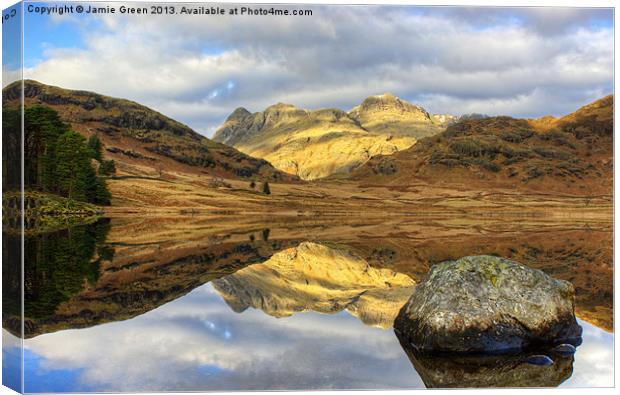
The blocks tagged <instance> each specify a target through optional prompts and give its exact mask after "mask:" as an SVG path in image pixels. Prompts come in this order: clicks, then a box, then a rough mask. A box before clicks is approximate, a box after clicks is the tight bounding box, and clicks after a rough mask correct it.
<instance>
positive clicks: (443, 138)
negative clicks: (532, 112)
mask: <svg viewBox="0 0 620 395" xmlns="http://www.w3.org/2000/svg"><path fill="white" fill-rule="evenodd" d="M353 178H354V179H356V180H358V181H361V182H363V183H368V184H388V185H403V186H404V185H409V184H411V183H413V182H415V181H419V180H423V181H425V182H431V183H442V184H459V185H463V186H466V187H467V188H469V189H476V188H480V189H488V188H493V187H502V188H504V187H505V188H515V189H517V188H518V189H528V190H537V191H540V192H548V191H553V192H564V193H569V194H578V195H588V194H611V192H612V185H613V96H607V97H605V98H603V99H600V100H598V101H595V102H593V103H591V104H589V105H587V106H585V107H582V108H580V109H579V110H577V111H576V112H574V113H571V114H569V115H566V116H564V117H562V118H559V119H555V118H553V117H544V118H541V119H537V120H526V119H515V118H510V117H492V118H483V119H469V120H464V121H460V122H458V123H456V124H453V125H451V126H449V127H448V128H447V129H446V130H445V131H444V132H442V133H440V134H438V135H436V136H432V137H429V138H426V139H422V140H420V141H419V142H418V143H417V144H416V145H415V146H413V147H412V148H410V149H407V150H403V151H401V152H398V153H395V154H394V155H391V156H378V157H375V158H373V159H371V160H370V161H369V162H368V163H367V164H366V165H365V166H363V167H362V168H360V169H359V170H358V171H356V172H355V174H354V175H353Z"/></svg>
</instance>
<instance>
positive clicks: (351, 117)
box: [213, 93, 445, 180]
mask: <svg viewBox="0 0 620 395" xmlns="http://www.w3.org/2000/svg"><path fill="white" fill-rule="evenodd" d="M444 125H445V122H443V123H442V121H440V120H439V119H438V118H433V117H432V116H431V115H430V114H429V113H428V112H427V111H426V110H424V109H423V108H421V107H418V106H415V105H413V104H411V103H408V102H406V101H404V100H401V99H399V98H397V97H396V96H393V95H391V94H387V93H386V94H383V95H379V96H371V97H369V98H367V99H366V100H364V102H363V103H362V104H360V105H359V106H356V107H354V108H353V109H352V110H351V111H349V112H344V111H342V110H339V109H333V108H327V109H320V110H315V111H310V110H304V109H299V108H297V107H295V106H293V105H290V104H283V103H278V104H275V105H272V106H270V107H268V108H266V109H265V111H263V112H256V113H250V112H249V111H248V110H246V109H245V108H237V109H236V110H235V111H233V113H232V114H231V115H230V116H229V117H228V118H227V119H226V121H225V122H224V124H223V125H222V126H221V127H220V128H219V129H218V130H217V131H216V133H215V135H214V137H213V140H215V141H217V142H220V143H224V144H227V145H230V146H232V147H235V148H237V149H239V150H240V151H241V152H244V153H246V154H248V155H251V156H254V157H258V158H263V159H266V160H268V161H269V162H270V163H271V164H272V165H274V167H276V168H277V169H279V170H282V171H284V172H286V173H290V174H295V175H298V176H299V177H300V178H302V179H306V180H313V179H317V178H322V177H326V176H329V175H332V174H347V173H350V172H351V171H352V170H353V169H355V168H357V167H359V166H361V165H362V164H364V163H365V162H366V161H367V160H368V159H370V158H371V157H373V156H375V155H389V154H392V153H394V152H397V151H400V150H402V149H405V148H408V147H410V146H412V145H413V144H415V142H416V141H417V139H419V138H422V137H426V136H431V135H434V134H436V133H439V132H441V131H442V130H443V129H444Z"/></svg>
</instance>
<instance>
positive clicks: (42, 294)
mask: <svg viewBox="0 0 620 395" xmlns="http://www.w3.org/2000/svg"><path fill="white" fill-rule="evenodd" d="M109 225H110V223H109V220H107V219H105V220H100V221H98V222H96V223H95V224H93V225H85V226H76V227H73V228H69V229H64V230H61V231H58V232H54V233H47V234H42V235H39V236H36V237H32V238H26V240H25V248H24V252H25V257H24V258H25V259H24V273H25V280H26V281H25V289H24V309H25V314H24V315H25V316H26V317H27V318H31V319H38V318H44V317H48V316H50V315H52V314H53V313H54V311H55V309H56V307H57V306H58V305H59V304H60V303H62V302H64V301H66V300H68V299H69V298H70V297H71V296H73V295H75V294H76V293H78V292H79V291H81V290H82V289H83V287H84V282H85V281H86V282H88V283H90V284H94V283H95V282H96V281H97V279H98V278H99V265H100V262H101V261H102V260H109V259H110V258H111V257H112V254H113V250H110V249H109V247H106V246H104V245H103V243H104V242H105V237H106V235H107V233H108V231H109V228H110V226H109Z"/></svg>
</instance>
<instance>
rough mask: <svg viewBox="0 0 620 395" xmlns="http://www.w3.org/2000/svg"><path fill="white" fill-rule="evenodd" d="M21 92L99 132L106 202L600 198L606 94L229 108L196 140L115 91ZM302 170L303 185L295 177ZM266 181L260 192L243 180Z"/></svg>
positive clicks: (295, 205) (608, 157)
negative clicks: (499, 107) (514, 105)
mask: <svg viewBox="0 0 620 395" xmlns="http://www.w3.org/2000/svg"><path fill="white" fill-rule="evenodd" d="M23 93H24V100H25V105H26V106H34V105H41V106H47V107H50V108H52V109H54V110H55V111H56V112H57V113H58V114H59V116H60V118H61V119H62V120H63V121H64V122H66V123H68V124H70V126H71V127H72V128H73V129H74V130H75V131H77V132H79V133H81V134H82V135H84V136H85V137H90V136H93V135H96V136H98V137H99V138H100V140H101V142H102V145H103V156H104V159H107V160H109V159H113V160H114V161H115V163H116V174H115V175H114V176H111V177H109V179H108V184H109V185H110V187H111V192H112V200H113V201H112V206H113V208H114V207H137V206H144V207H151V208H152V207H153V206H156V205H159V206H162V207H163V206H166V207H171V208H175V209H180V208H186V207H188V208H191V207H197V206H201V207H209V208H210V209H216V208H217V210H222V209H224V210H229V209H234V208H235V207H236V206H235V205H237V206H238V207H241V206H242V203H244V202H245V203H248V204H247V205H246V206H244V207H245V208H246V209H247V210H257V209H261V210H262V208H264V207H267V206H265V204H266V200H267V199H268V200H269V202H271V203H270V205H269V206H268V207H271V208H273V209H274V210H281V209H285V210H293V212H295V211H299V210H302V211H304V210H306V208H301V207H302V206H304V207H306V206H307V207H308V208H310V209H312V210H316V209H318V208H319V207H321V210H323V209H325V210H336V209H337V210H338V211H340V210H342V208H343V207H349V206H351V207H353V206H355V207H358V208H359V207H364V206H366V207H368V206H369V204H373V205H374V204H375V203H376V205H380V204H383V205H387V204H388V203H389V202H387V200H386V199H388V198H389V199H392V201H391V203H390V204H392V206H391V207H402V208H403V209H404V208H405V206H403V202H401V201H400V200H403V199H404V200H407V201H409V203H411V202H412V200H411V199H412V198H413V199H418V197H419V199H426V200H424V201H430V200H428V198H427V197H424V196H423V195H428V197H430V196H431V195H432V196H435V195H436V193H435V192H434V189H432V188H443V189H444V190H445V189H446V188H448V189H451V190H453V191H455V192H454V194H455V196H456V194H459V195H463V193H464V192H465V191H466V192H467V193H468V194H470V192H472V191H482V192H484V193H487V192H489V191H492V190H503V191H516V192H521V193H525V192H526V191H528V193H537V194H540V193H543V194H549V193H554V194H556V195H557V196H568V197H570V196H584V197H588V196H589V197H591V198H595V197H609V196H611V190H612V183H613V177H612V172H613V149H612V147H613V144H612V143H613V96H612V95H610V96H607V97H604V98H602V99H599V100H597V101H595V102H593V103H590V104H588V105H586V106H584V107H582V108H580V109H578V110H577V111H575V112H574V113H571V114H568V115H566V116H563V117H560V118H554V117H550V116H546V117H542V118H538V119H516V118H511V117H506V116H500V117H488V116H485V115H480V114H469V115H465V116H461V117H455V116H451V115H447V114H444V115H437V114H435V115H432V114H429V113H428V112H427V111H425V110H424V109H423V108H421V107H419V106H416V105H413V104H411V103H408V102H406V101H404V100H402V99H399V98H397V97H396V96H394V95H391V94H383V95H379V96H371V97H369V98H367V99H365V100H364V101H363V102H362V103H361V104H360V105H359V106H356V107H354V108H353V109H351V110H350V111H348V112H345V111H342V110H338V109H322V110H314V111H309V110H303V109H298V108H296V107H294V106H292V105H288V104H276V105H273V106H270V107H268V108H267V109H266V110H265V111H263V112H257V113H250V112H249V111H247V110H245V109H243V108H238V109H236V110H235V111H233V113H232V114H231V115H230V116H229V117H228V119H227V120H226V121H225V122H224V124H223V125H222V126H221V127H220V128H219V129H218V131H217V133H216V134H215V136H214V138H213V139H209V138H206V137H204V136H202V135H200V134H199V133H197V132H195V131H193V130H192V129H191V128H189V127H188V126H186V125H183V124H182V123H179V122H177V121H175V120H173V119H171V118H168V117H166V116H165V115H163V114H160V113H159V112H157V111H154V110H152V109H149V108H147V107H145V106H142V105H140V104H138V103H135V102H132V101H128V100H124V99H116V98H111V97H107V96H103V95H99V94H96V93H92V92H86V91H74V90H67V89H62V88H58V87H53V86H49V85H45V84H42V83H39V82H36V81H31V80H26V81H24V92H23ZM3 96H4V98H3V107H14V106H18V105H19V103H20V97H21V87H20V83H14V84H11V85H9V86H7V87H5V88H4V89H3ZM213 180H216V181H218V182H215V183H213V182H212V181H213ZM304 180H316V182H314V183H313V184H312V187H311V188H308V187H306V183H305V182H304ZM267 181H268V182H270V183H272V186H271V188H270V190H271V191H270V193H271V195H270V196H269V198H267V197H266V196H265V193H264V192H262V193H261V190H260V189H259V188H258V187H257V186H256V183H257V182H267ZM420 186H424V188H423V189H422V190H423V191H424V193H423V194H420V193H419V191H421V189H420ZM431 186H432V187H431ZM261 188H262V187H261ZM385 188H388V189H389V190H391V191H394V192H393V193H392V192H390V193H388V194H386V192H385ZM181 191H183V193H179V192H181ZM416 191H417V192H416ZM472 193H473V192H472ZM472 196H473V195H472ZM364 199H365V200H364ZM377 199H379V200H377ZM399 199H400V200H399ZM371 202H372V203H371ZM381 202H383V203H381ZM245 203H244V204H245ZM433 204H436V203H433ZM284 207H286V208H284ZM386 207H387V206H386ZM356 210H357V208H356Z"/></svg>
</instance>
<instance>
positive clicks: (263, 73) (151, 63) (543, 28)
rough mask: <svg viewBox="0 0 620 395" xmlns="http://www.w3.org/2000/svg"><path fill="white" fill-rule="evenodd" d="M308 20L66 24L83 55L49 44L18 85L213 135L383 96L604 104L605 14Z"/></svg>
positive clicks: (557, 11) (426, 12)
mask: <svg viewBox="0 0 620 395" xmlns="http://www.w3.org/2000/svg"><path fill="white" fill-rule="evenodd" d="M291 7H292V6H289V9H290V8H291ZM310 8H311V9H312V11H313V16H311V17H242V16H237V17H235V16H222V17H207V16H180V15H178V16H175V17H174V18H168V19H167V21H166V23H165V24H164V23H161V22H162V21H161V19H160V18H155V17H149V18H144V17H141V19H140V20H139V23H136V20H135V18H136V17H131V16H123V15H118V14H117V15H113V16H111V15H104V16H102V17H90V18H88V19H84V20H81V21H79V23H78V22H74V21H67V22H66V23H73V24H75V25H76V26H78V28H79V29H80V30H79V31H80V32H81V35H80V41H81V42H82V43H83V45H82V47H80V48H75V47H71V46H70V45H67V44H66V43H64V44H63V43H57V45H53V42H52V45H53V46H52V47H49V48H47V49H46V50H45V52H44V59H43V60H42V61H40V62H38V63H36V65H34V66H33V67H31V68H28V69H27V70H26V76H27V77H29V78H33V79H37V80H40V81H42V82H44V83H49V84H55V85H60V86H63V87H67V88H72V89H87V90H93V91H97V92H100V93H103V94H107V95H112V96H118V97H124V98H128V99H132V100H136V101H138V102H141V103H143V104H145V105H148V106H150V107H153V108H154V109H156V110H158V111H161V112H163V113H164V114H166V115H168V116H171V117H173V118H175V119H178V120H180V121H182V122H184V123H187V124H188V125H189V126H191V127H193V128H194V129H196V130H198V131H199V132H202V133H204V134H207V135H211V134H212V132H213V131H214V130H215V128H217V126H219V124H221V122H222V121H223V120H224V119H225V117H226V116H227V115H228V114H229V113H231V112H232V111H233V110H234V109H235V108H236V107H239V106H243V107H246V108H248V109H249V110H251V111H262V110H263V109H264V108H265V107H267V106H269V105H271V104H273V103H276V102H289V103H292V104H295V105H297V106H300V107H305V108H320V107H340V108H343V109H348V108H351V107H353V106H355V105H356V104H358V103H359V102H361V101H362V100H363V99H364V98H365V97H367V96H369V95H372V94H377V93H382V92H386V91H389V92H392V93H394V94H396V95H398V96H401V97H403V98H405V99H408V100H411V101H413V102H415V103H416V104H420V105H422V106H423V107H425V108H427V110H429V111H431V112H434V113H454V114H460V113H465V112H481V113H487V114H506V115H513V116H527V117H534V116H541V115H546V114H553V115H562V114H565V113H568V112H571V111H574V110H575V109H576V108H577V107H579V106H581V105H584V104H586V103H587V102H589V101H592V100H595V99H597V98H598V97H599V96H601V95H603V94H607V93H610V92H611V91H612V87H613V27H612V22H611V18H612V12H611V11H610V10H606V9H596V10H595V9H570V8H566V9H564V8H553V9H551V8H523V9H521V8H444V7H440V8H407V7H375V6H364V7H354V6H349V7H344V6H341V7H337V6H330V7H318V6H316V7H310ZM205 18H206V19H205ZM205 21H208V23H205ZM55 22H56V24H62V23H63V21H62V20H58V21H55ZM87 22H88V23H87ZM30 39H36V37H32V38H30ZM51 40H53V36H50V37H47V38H46V41H47V42H48V43H50V41H51ZM26 55H28V54H26Z"/></svg>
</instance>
